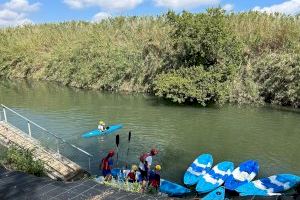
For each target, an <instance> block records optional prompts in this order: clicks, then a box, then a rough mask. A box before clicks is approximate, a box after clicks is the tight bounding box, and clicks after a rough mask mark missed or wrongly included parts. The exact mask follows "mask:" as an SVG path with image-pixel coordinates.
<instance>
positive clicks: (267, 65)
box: [253, 54, 300, 107]
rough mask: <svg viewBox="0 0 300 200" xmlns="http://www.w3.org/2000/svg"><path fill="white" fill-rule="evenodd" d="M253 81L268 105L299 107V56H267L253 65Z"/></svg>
mask: <svg viewBox="0 0 300 200" xmlns="http://www.w3.org/2000/svg"><path fill="white" fill-rule="evenodd" d="M253 68H254V76H255V81H256V82H257V84H258V85H259V88H260V89H259V90H260V95H261V96H262V97H263V98H264V100H265V101H266V102H268V103H273V104H279V105H283V106H294V107H300V56H299V55H298V54H268V55H265V56H262V57H261V59H259V60H257V61H256V62H255V63H254V66H253Z"/></svg>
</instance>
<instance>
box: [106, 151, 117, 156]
mask: <svg viewBox="0 0 300 200" xmlns="http://www.w3.org/2000/svg"><path fill="white" fill-rule="evenodd" d="M114 155H115V151H114V150H110V151H109V152H108V155H107V156H108V157H113V156H114Z"/></svg>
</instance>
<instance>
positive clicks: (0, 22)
mask: <svg viewBox="0 0 300 200" xmlns="http://www.w3.org/2000/svg"><path fill="white" fill-rule="evenodd" d="M31 23H32V21H31V20H30V19H28V18H26V16H25V15H24V14H22V13H17V12H14V11H11V10H7V9H4V10H0V27H3V26H16V25H24V24H31Z"/></svg>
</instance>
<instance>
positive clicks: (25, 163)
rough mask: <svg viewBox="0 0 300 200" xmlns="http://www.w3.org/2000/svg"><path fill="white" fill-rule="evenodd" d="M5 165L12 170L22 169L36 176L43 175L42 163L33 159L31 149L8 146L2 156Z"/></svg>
mask: <svg viewBox="0 0 300 200" xmlns="http://www.w3.org/2000/svg"><path fill="white" fill-rule="evenodd" d="M4 163H5V165H8V166H9V167H10V168H12V169H13V170H19V171H23V172H26V173H29V174H33V175H36V176H43V175H44V166H43V163H42V162H41V161H39V160H34V159H33V156H32V153H31V151H29V150H21V149H18V148H15V147H10V148H9V149H8V150H7V152H6V155H5V157H4Z"/></svg>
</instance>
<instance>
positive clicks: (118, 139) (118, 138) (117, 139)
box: [116, 134, 120, 166]
mask: <svg viewBox="0 0 300 200" xmlns="http://www.w3.org/2000/svg"><path fill="white" fill-rule="evenodd" d="M119 144H120V135H119V134H118V135H116V145H117V166H118V160H119Z"/></svg>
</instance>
